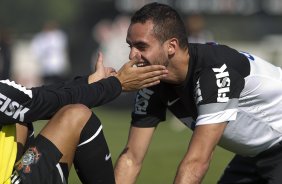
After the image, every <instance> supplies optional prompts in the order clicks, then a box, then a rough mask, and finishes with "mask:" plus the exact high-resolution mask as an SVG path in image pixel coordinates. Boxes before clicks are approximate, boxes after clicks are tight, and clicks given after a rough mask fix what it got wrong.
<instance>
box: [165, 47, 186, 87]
mask: <svg viewBox="0 0 282 184" xmlns="http://www.w3.org/2000/svg"><path fill="white" fill-rule="evenodd" d="M189 58H190V56H189V53H188V49H186V50H183V51H180V52H178V53H177V54H175V55H174V56H173V57H172V58H171V59H170V61H169V65H168V66H167V69H168V76H167V77H166V79H164V80H163V81H164V82H168V83H172V84H182V83H183V82H184V81H185V79H186V76H187V72H188V64H189Z"/></svg>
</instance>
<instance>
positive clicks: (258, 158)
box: [115, 3, 282, 184]
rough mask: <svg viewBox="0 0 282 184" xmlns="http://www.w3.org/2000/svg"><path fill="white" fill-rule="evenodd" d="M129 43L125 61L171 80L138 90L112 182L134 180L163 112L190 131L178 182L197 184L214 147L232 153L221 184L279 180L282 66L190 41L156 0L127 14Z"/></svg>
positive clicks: (180, 24)
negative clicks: (159, 69)
mask: <svg viewBox="0 0 282 184" xmlns="http://www.w3.org/2000/svg"><path fill="white" fill-rule="evenodd" d="M126 41H127V43H128V44H129V46H130V48H131V51H130V55H129V57H130V58H134V57H137V58H139V62H140V63H142V65H156V64H159V65H163V66H166V68H167V70H168V75H167V77H165V78H163V79H161V83H160V84H158V85H156V86H152V87H149V88H144V89H141V90H139V92H138V93H137V96H136V100H135V106H134V109H133V112H132V121H131V128H130V131H129V136H128V142H127V145H126V147H125V149H124V151H123V152H122V154H121V155H120V157H119V159H118V161H117V163H116V166H115V176H116V182H117V184H129V183H130V184H131V183H135V181H136V179H137V177H138V175H139V173H140V170H141V167H142V162H143V160H144V158H145V155H146V152H147V150H148V147H149V144H150V142H151V139H152V136H153V133H154V131H155V128H156V127H157V125H158V124H159V123H160V122H161V121H164V120H165V118H166V110H167V109H168V110H170V111H171V112H172V113H173V114H174V115H175V116H176V117H177V118H179V119H180V120H181V121H182V122H183V123H184V124H185V125H186V126H188V127H189V128H191V129H192V130H193V136H192V138H191V140H190V143H189V145H188V150H187V152H186V154H185V156H184V158H183V159H182V161H181V163H180V164H179V167H178V170H177V174H176V177H175V180H174V183H175V184H195V183H201V181H202V180H203V178H204V176H205V174H206V172H207V170H208V168H209V163H210V161H211V159H212V153H213V151H214V148H215V147H216V145H220V146H222V147H223V148H225V149H227V150H229V151H232V152H234V153H235V154H236V156H235V157H234V159H233V160H232V161H231V163H230V164H229V166H228V167H227V169H226V170H225V172H224V174H223V176H222V177H221V179H220V180H219V182H218V183H220V184H223V183H224V184H226V183H229V184H230V183H234V184H239V183H249V184H251V183H256V184H257V183H272V184H279V183H281V182H282V175H281V174H280V173H281V169H282V146H281V144H282V142H281V141H282V103H281V100H282V71H281V69H280V68H278V67H275V66H273V65H271V64H270V63H268V62H266V61H264V60H263V59H261V58H259V57H257V56H254V55H251V54H248V53H245V52H238V51H236V50H235V49H232V48H230V47H228V46H224V45H218V44H214V43H208V44H190V43H188V41H187V37H186V32H185V28H184V24H183V22H182V20H181V18H180V16H179V15H178V13H177V12H176V11H175V10H174V9H172V8H171V7H169V6H168V5H164V4H159V3H151V4H148V5H145V6H144V7H142V8H141V9H140V10H138V11H137V12H136V13H135V14H134V15H133V16H132V18H131V24H130V26H129V28H128V34H127V38H126ZM162 154H165V153H162ZM160 169H161V168H160Z"/></svg>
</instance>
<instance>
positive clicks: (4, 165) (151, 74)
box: [0, 55, 167, 184]
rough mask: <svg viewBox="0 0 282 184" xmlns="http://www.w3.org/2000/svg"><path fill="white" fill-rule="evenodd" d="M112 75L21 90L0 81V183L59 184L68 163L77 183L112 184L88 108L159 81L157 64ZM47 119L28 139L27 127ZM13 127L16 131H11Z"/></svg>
mask: <svg viewBox="0 0 282 184" xmlns="http://www.w3.org/2000/svg"><path fill="white" fill-rule="evenodd" d="M134 64H136V61H129V62H128V63H126V64H125V65H124V66H123V67H122V68H121V69H120V70H119V71H118V72H115V71H114V70H113V69H111V68H106V67H104V66H103V62H102V56H101V55H99V57H98V60H97V64H96V72H95V73H93V74H91V75H90V76H87V77H80V78H76V79H75V80H73V81H69V82H65V83H61V84H54V85H50V86H42V87H35V88H31V89H27V88H25V87H22V86H20V85H18V84H16V83H15V82H12V81H9V80H3V81H0V130H1V133H0V184H2V183H4V184H9V183H13V184H19V183H28V184H33V183H35V184H39V183H40V184H45V183H46V184H49V183H50V184H57V183H58V184H64V183H67V178H68V173H69V169H70V167H71V165H72V163H74V166H75V168H76V170H77V173H78V176H79V178H80V179H81V181H82V182H83V183H86V184H87V183H97V184H98V183H104V184H112V183H115V179H114V173H113V166H112V161H111V156H110V152H109V149H108V146H107V143H106V140H105V138H104V135H103V130H102V124H101V122H100V121H99V119H98V118H97V117H96V116H95V114H93V112H92V111H91V109H90V108H92V107H95V106H100V105H103V104H105V103H107V102H109V101H111V100H113V99H114V98H116V97H117V96H118V95H119V94H120V93H121V91H122V90H124V91H131V90H136V89H140V88H143V87H148V86H151V85H154V84H157V83H159V81H160V78H162V77H164V76H166V73H167V70H166V69H165V67H163V66H148V67H142V68H136V67H132V66H133V65H134ZM42 119H48V120H49V121H48V123H47V124H46V126H45V127H44V128H43V129H42V130H41V132H40V133H39V135H38V136H37V137H36V138H34V139H33V140H31V141H30V142H29V141H28V143H27V140H29V139H28V137H32V136H31V135H29V134H28V132H30V131H29V129H28V127H31V126H30V125H31V123H30V122H33V121H36V120H42ZM15 127H17V128H15Z"/></svg>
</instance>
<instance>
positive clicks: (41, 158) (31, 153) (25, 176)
mask: <svg viewBox="0 0 282 184" xmlns="http://www.w3.org/2000/svg"><path fill="white" fill-rule="evenodd" d="M61 157H62V153H61V152H60V151H59V150H58V148H57V147H56V146H55V145H54V144H53V143H52V142H51V141H49V140H48V139H46V138H45V137H43V136H41V135H40V134H39V135H38V136H37V137H36V138H35V139H34V140H33V141H31V143H30V145H29V147H28V148H27V150H26V152H25V153H24V155H23V156H22V158H21V159H20V160H19V161H18V162H17V163H16V164H15V167H14V172H13V174H12V177H11V180H12V184H39V183H40V184H66V183H67V178H68V166H67V164H66V163H59V160H60V159H61Z"/></svg>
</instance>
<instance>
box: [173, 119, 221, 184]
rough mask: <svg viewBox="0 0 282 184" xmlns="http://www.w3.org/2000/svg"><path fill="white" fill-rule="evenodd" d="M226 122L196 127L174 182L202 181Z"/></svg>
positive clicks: (176, 183) (178, 183) (187, 183)
mask: <svg viewBox="0 0 282 184" xmlns="http://www.w3.org/2000/svg"><path fill="white" fill-rule="evenodd" d="M225 127H226V123H217V124H209V125H199V126H197V127H196V128H195V130H194V133H193V136H192V138H191V141H190V145H189V148H188V150H187V152H186V154H185V156H184V158H183V160H182V161H181V163H180V165H179V167H178V171H177V174H176V177H175V180H174V184H199V183H201V182H202V180H203V178H204V176H205V174H206V172H207V170H208V167H209V163H210V160H211V158H212V153H213V151H214V148H215V147H216V145H217V143H218V141H219V139H220V138H221V136H222V134H223V132H224V129H225Z"/></svg>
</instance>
